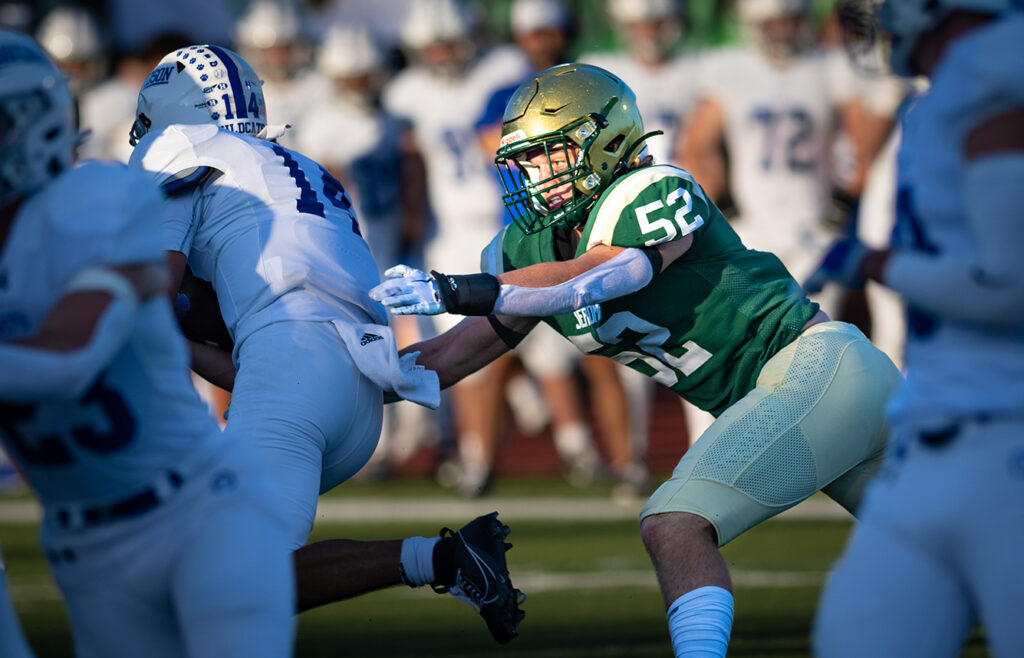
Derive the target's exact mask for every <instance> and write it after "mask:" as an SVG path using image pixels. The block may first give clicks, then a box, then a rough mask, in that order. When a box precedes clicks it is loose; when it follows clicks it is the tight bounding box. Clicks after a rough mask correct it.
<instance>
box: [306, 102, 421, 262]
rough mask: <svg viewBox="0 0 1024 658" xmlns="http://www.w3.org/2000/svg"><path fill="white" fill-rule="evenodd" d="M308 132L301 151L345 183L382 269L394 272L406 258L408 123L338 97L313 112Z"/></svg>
mask: <svg viewBox="0 0 1024 658" xmlns="http://www.w3.org/2000/svg"><path fill="white" fill-rule="evenodd" d="M303 127H304V130H303V131H301V132H299V133H298V150H300V151H302V152H303V153H305V154H306V155H308V156H309V157H311V158H313V159H314V160H316V161H317V162H320V163H323V165H324V166H326V167H327V168H328V169H330V170H331V171H332V172H333V173H335V174H336V175H337V176H338V177H339V178H340V179H341V180H342V181H344V183H345V186H346V187H347V188H348V190H349V191H350V192H351V194H352V200H353V201H354V202H355V204H356V208H357V209H358V210H359V225H360V227H361V228H362V232H363V237H364V238H365V239H366V242H367V244H369V245H370V251H371V252H372V253H373V257H374V259H375V260H376V261H377V266H378V268H381V269H382V271H383V269H386V268H388V267H391V266H392V265H394V264H395V263H397V262H398V260H399V258H400V257H401V254H400V250H401V241H402V234H401V224H402V185H403V184H404V181H403V180H402V171H401V168H402V158H403V153H402V149H403V147H402V140H403V135H406V134H407V132H408V130H409V125H408V123H407V122H406V121H404V120H402V119H398V118H397V117H394V116H392V115H390V114H388V113H387V112H384V111H381V110H379V109H376V108H367V107H363V106H358V105H355V104H353V103H351V102H349V101H347V100H345V98H344V97H343V96H338V97H335V98H332V99H331V100H330V101H328V102H326V103H323V104H322V105H320V106H319V107H317V108H316V109H314V110H313V111H312V112H311V113H310V115H309V116H308V117H306V119H305V123H304V126H303Z"/></svg>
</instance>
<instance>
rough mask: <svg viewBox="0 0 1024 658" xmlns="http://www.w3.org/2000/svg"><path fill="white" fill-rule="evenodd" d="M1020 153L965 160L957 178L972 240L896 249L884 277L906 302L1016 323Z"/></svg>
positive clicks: (971, 318)
mask: <svg viewBox="0 0 1024 658" xmlns="http://www.w3.org/2000/svg"><path fill="white" fill-rule="evenodd" d="M1022 180H1024V154H1019V153H1014V154H1009V153H1008V154H1003V155H998V156H992V157H986V158H983V159H980V160H977V161H974V162H971V163H969V164H968V165H967V168H966V174H965V176H964V180H963V185H964V192H965V196H966V199H967V201H966V203H967V218H966V219H967V221H968V222H969V224H970V228H971V233H972V236H971V237H972V239H973V243H974V244H973V247H972V249H971V250H970V251H963V252H958V253H939V254H928V253H923V252H916V251H899V252H896V253H894V254H893V256H892V258H891V259H890V260H889V263H888V264H887V265H886V268H885V275H884V279H885V283H886V285H888V286H889V287H890V288H892V289H893V290H895V291H896V292H898V293H900V294H901V295H902V296H903V297H904V299H906V301H907V302H908V303H910V304H913V305H915V306H918V307H920V308H921V309H922V310H924V311H929V312H932V313H935V314H938V315H941V316H942V317H944V318H948V319H950V320H953V321H959V322H964V323H972V324H983V325H987V326H991V327H997V328H1005V329H1021V328H1024V268H1022V267H1020V263H1019V261H1020V259H1021V249H1022V246H1024V195H1021V193H1020V185H1021V181H1022Z"/></svg>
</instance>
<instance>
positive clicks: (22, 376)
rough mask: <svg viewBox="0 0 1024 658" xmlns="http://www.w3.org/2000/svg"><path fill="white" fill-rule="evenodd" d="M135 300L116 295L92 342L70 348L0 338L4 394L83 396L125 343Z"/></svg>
mask: <svg viewBox="0 0 1024 658" xmlns="http://www.w3.org/2000/svg"><path fill="white" fill-rule="evenodd" d="M136 309H137V303H136V302H135V301H134V299H133V298H132V299H126V298H124V297H114V298H113V299H112V300H111V301H110V302H109V303H108V304H107V306H106V308H105V309H104V311H103V314H102V315H101V316H100V318H99V320H98V321H97V322H96V326H95V327H94V329H93V332H92V335H91V337H90V339H89V342H88V343H86V344H85V345H84V346H82V347H81V348H79V349H76V350H71V351H57V350H48V349H42V348H38V347H28V346H25V345H19V344H17V343H10V342H0V363H3V367H2V368H0V398H3V399H4V400H7V401H10V402H32V401H35V400H40V399H46V398H50V399H53V398H61V399H74V398H77V397H79V396H81V395H83V394H84V393H85V392H86V390H87V389H88V388H89V386H91V385H92V383H93V382H94V381H95V380H96V378H97V377H98V376H99V374H100V372H101V371H102V370H103V369H104V368H105V367H106V366H107V365H108V364H109V363H110V361H111V360H112V359H113V358H114V355H115V354H117V351H118V350H119V349H121V346H122V345H124V342H125V340H126V339H127V337H128V335H129V334H130V333H131V331H132V328H133V326H134V324H135V314H136Z"/></svg>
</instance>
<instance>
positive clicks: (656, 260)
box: [640, 246, 662, 276]
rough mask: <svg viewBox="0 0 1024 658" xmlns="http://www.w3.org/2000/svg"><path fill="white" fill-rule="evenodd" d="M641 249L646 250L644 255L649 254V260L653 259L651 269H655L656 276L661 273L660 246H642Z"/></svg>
mask: <svg viewBox="0 0 1024 658" xmlns="http://www.w3.org/2000/svg"><path fill="white" fill-rule="evenodd" d="M640 251H642V252H644V256H647V260H649V261H651V270H653V273H654V276H658V275H659V274H661V263H662V260H661V252H660V251H658V247H657V246H654V247H640Z"/></svg>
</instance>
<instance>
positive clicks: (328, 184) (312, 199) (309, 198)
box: [269, 144, 363, 237]
mask: <svg viewBox="0 0 1024 658" xmlns="http://www.w3.org/2000/svg"><path fill="white" fill-rule="evenodd" d="M269 146H270V148H271V150H273V151H274V153H276V154H277V155H278V156H280V157H281V159H282V160H284V166H285V167H286V168H287V169H288V175H290V176H291V177H292V180H294V181H295V184H296V185H297V186H298V188H299V198H298V199H296V200H295V208H296V209H297V210H298V211H299V212H301V213H306V214H307V215H316V216H317V217H323V218H325V219H326V217H327V213H326V212H325V208H324V204H323V202H322V201H321V200H320V197H321V195H318V194H317V193H316V191H315V190H314V189H313V186H312V185H311V184H310V182H309V179H308V178H306V174H305V172H304V171H302V167H300V166H299V163H298V162H297V161H296V160H295V158H293V157H292V154H291V153H289V152H288V151H287V150H286V149H284V148H283V147H281V146H279V145H277V144H270V145H269ZM317 167H319V168H320V184H321V188H322V190H323V194H322V196H323V197H324V198H326V199H327V201H328V202H329V203H330V204H331V205H332V206H334V207H335V208H337V209H338V210H341V211H343V212H346V213H348V215H349V217H351V218H352V232H353V233H355V234H356V235H358V236H360V237H362V235H363V234H362V232H361V231H360V230H359V222H357V221H356V214H355V213H354V212H353V211H352V200H351V199H349V197H348V193H346V192H345V188H343V187H342V186H341V183H339V182H338V180H337V179H336V178H335V177H334V176H331V174H330V172H329V171H327V170H326V169H324V168H323V167H322V166H320V165H317Z"/></svg>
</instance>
